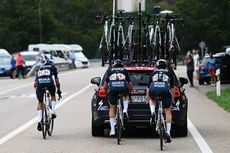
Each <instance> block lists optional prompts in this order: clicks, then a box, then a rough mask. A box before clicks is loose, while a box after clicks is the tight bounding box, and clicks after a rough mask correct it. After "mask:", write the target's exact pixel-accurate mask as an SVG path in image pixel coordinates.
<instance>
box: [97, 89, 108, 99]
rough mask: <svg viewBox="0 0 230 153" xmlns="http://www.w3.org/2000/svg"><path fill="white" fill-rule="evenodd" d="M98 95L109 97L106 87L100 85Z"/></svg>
mask: <svg viewBox="0 0 230 153" xmlns="http://www.w3.org/2000/svg"><path fill="white" fill-rule="evenodd" d="M98 97H102V98H104V97H107V93H106V91H105V88H104V87H100V88H99V91H98Z"/></svg>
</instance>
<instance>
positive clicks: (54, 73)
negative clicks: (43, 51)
mask: <svg viewBox="0 0 230 153" xmlns="http://www.w3.org/2000/svg"><path fill="white" fill-rule="evenodd" d="M53 75H54V79H55V83H56V86H57V88H58V89H60V81H59V78H58V71H57V69H56V67H55V66H54V65H53Z"/></svg>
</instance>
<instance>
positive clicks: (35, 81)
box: [33, 69, 38, 88]
mask: <svg viewBox="0 0 230 153" xmlns="http://www.w3.org/2000/svg"><path fill="white" fill-rule="evenodd" d="M37 79H38V69H37V70H36V76H35V80H34V85H33V86H34V88H36V87H37Z"/></svg>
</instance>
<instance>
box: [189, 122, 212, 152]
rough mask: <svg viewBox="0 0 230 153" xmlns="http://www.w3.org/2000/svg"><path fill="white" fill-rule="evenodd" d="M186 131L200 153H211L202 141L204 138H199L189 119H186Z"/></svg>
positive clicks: (199, 135)
mask: <svg viewBox="0 0 230 153" xmlns="http://www.w3.org/2000/svg"><path fill="white" fill-rule="evenodd" d="M188 129H189V132H190V133H191V135H192V136H193V138H194V140H195V141H196V143H197V145H198V147H199V148H200V150H201V152H202V153H213V151H212V150H211V149H210V147H209V145H208V144H207V142H206V141H205V140H204V138H203V137H202V136H201V134H200V133H199V131H198V130H197V129H196V127H195V126H194V125H193V123H192V121H191V120H190V119H189V118H188Z"/></svg>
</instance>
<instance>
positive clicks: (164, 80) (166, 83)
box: [148, 69, 174, 108]
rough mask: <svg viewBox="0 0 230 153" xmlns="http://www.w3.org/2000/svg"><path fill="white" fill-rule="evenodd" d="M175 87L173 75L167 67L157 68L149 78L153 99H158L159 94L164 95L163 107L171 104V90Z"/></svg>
mask: <svg viewBox="0 0 230 153" xmlns="http://www.w3.org/2000/svg"><path fill="white" fill-rule="evenodd" d="M173 87H174V80H173V75H172V73H170V72H169V71H168V70H167V69H158V70H155V71H154V72H153V73H152V74H151V75H150V79H149V84H148V88H149V89H150V90H149V96H150V98H151V99H156V97H157V96H159V94H161V96H162V101H163V107H164V108H169V107H170V106H171V103H172V102H171V93H170V92H169V90H170V89H171V88H173Z"/></svg>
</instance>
